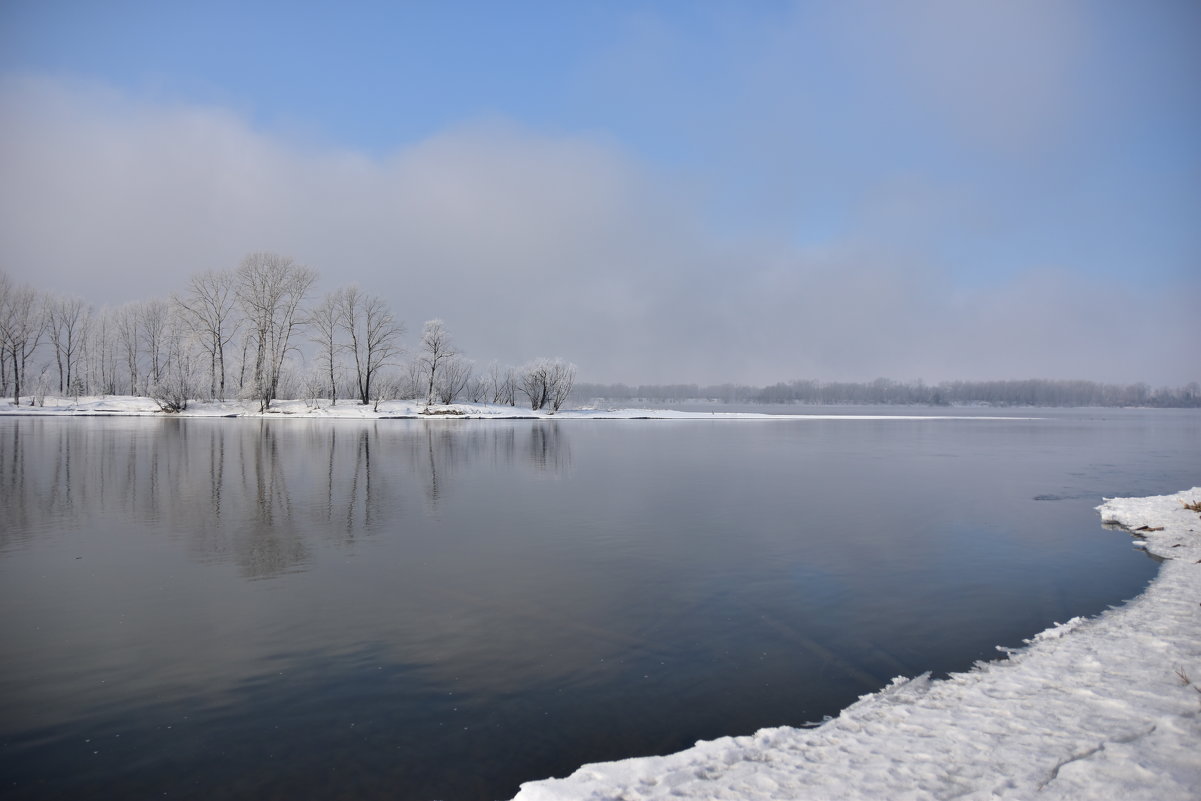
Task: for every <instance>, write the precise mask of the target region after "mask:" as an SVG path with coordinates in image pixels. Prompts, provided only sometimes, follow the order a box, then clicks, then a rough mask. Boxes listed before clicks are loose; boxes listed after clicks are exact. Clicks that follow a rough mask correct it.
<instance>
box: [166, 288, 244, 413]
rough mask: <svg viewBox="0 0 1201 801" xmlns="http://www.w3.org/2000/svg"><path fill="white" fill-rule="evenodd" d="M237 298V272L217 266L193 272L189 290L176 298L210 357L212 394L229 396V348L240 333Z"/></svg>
mask: <svg viewBox="0 0 1201 801" xmlns="http://www.w3.org/2000/svg"><path fill="white" fill-rule="evenodd" d="M236 300H237V297H236V293H235V281H234V274H233V273H231V272H227V271H222V272H216V271H213V270H209V271H207V272H203V273H198V274H197V275H193V276H192V277H191V278H190V279H189V280H188V288H187V290H186V291H185V293H184V294H183V295H176V296H174V297H173V298H172V301H173V302H174V305H175V308H176V310H177V311H178V312H179V313H180V315H181V316H182V317H183V319H184V320H185V321H186V323H187V324H188V327H189V328H190V329H191V330H192V331H193V332H195V334H196V336H197V338H198V341H199V343H200V346H201V347H202V348H203V350H204V352H205V353H206V354H207V355H208V357H209V397H210V398H224V397H225V372H226V371H225V348H226V347H227V346H228V345H229V343H230V342H232V341H233V338H234V337H235V336H237V333H238V320H237V316H236V313H235V306H236Z"/></svg>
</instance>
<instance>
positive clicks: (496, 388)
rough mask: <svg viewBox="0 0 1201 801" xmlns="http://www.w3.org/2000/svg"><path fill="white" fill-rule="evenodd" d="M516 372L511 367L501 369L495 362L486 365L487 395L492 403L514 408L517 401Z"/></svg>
mask: <svg viewBox="0 0 1201 801" xmlns="http://www.w3.org/2000/svg"><path fill="white" fill-rule="evenodd" d="M516 392H517V371H516V370H514V369H513V368H512V367H501V366H500V365H499V364H497V363H496V362H495V361H493V362H492V363H491V364H489V365H488V395H489V397H490V398H491V399H492V402H493V403H502V404H505V405H507V406H515V405H516V404H517V399H516V397H515V394H516Z"/></svg>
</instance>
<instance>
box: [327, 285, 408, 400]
mask: <svg viewBox="0 0 1201 801" xmlns="http://www.w3.org/2000/svg"><path fill="white" fill-rule="evenodd" d="M341 311H342V313H341V317H340V321H341V325H342V328H343V330H345V332H346V336H347V338H348V339H349V341H348V342H347V343H346V349H347V350H348V351H350V354H351V356H353V358H354V369H355V376H356V378H357V384H358V392H359V402H360V403H363V404H366V403H368V402H369V401H370V400H371V399H372V398H373V397H374V395H373V393H372V391H371V382H372V381H373V380H374V379H375V377H376V374H377V373H378V372H379V370H380V368H382V367H384V366H386V365H389V364H393V363H394V359H395V358H396V357H397V356H399V355H400V353H401V346H400V337H401V336H402V335H403V334H404V325H403V324H402V323H399V322H397V320H396V318H395V317H394V316H393V314H392V312H391V310H390V309H388V304H387V303H386V302H385V301H384V299H383V298H381V297H379V296H378V295H368V294H366V293H364V292H363V291H362V290H361V289H359V288H358V287H357V286H349V287H347V288H346V289H344V290H343V291H342V296H341Z"/></svg>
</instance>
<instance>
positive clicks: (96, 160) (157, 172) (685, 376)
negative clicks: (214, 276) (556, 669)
mask: <svg viewBox="0 0 1201 801" xmlns="http://www.w3.org/2000/svg"><path fill="white" fill-rule="evenodd" d="M0 124H2V125H3V128H4V130H5V132H6V134H5V140H4V143H3V145H2V147H0V174H3V175H4V176H5V184H4V188H3V190H2V192H0V264H2V265H3V269H5V270H6V271H7V272H9V273H10V274H11V275H13V276H15V277H16V278H17V279H18V280H24V281H28V282H30V283H33V284H35V285H37V286H39V287H42V288H45V289H55V290H58V291H61V292H67V293H75V294H80V295H83V296H84V297H86V298H88V299H89V300H91V301H93V302H96V303H105V302H120V301H123V300H126V299H132V298H135V297H147V296H155V295H158V296H161V295H165V294H167V293H168V292H170V291H172V290H174V289H178V288H180V287H181V286H182V283H183V281H184V279H185V278H186V276H187V275H189V274H191V273H193V272H196V271H199V270H204V269H211V268H229V267H233V266H235V265H236V264H237V263H238V261H239V260H240V259H241V257H242V256H243V255H244V254H245V253H247V252H249V251H251V250H261V249H268V250H276V251H279V252H282V253H285V254H288V255H290V256H292V257H294V258H296V259H297V260H298V261H301V262H304V263H307V264H310V265H311V266H313V267H315V268H317V269H318V270H319V271H320V272H321V273H322V274H323V277H324V285H325V286H326V287H332V286H334V285H337V284H341V283H349V282H358V283H359V284H360V285H362V286H363V287H365V288H368V289H371V290H374V291H378V292H380V293H382V294H384V295H385V296H386V297H388V298H389V299H390V301H391V302H392V304H393V307H394V309H395V310H396V311H397V313H398V315H399V316H401V317H402V318H403V319H405V320H406V321H407V322H408V325H409V328H410V330H411V331H414V332H415V331H417V330H419V328H420V324H421V322H422V321H423V320H425V319H428V318H431V317H435V316H441V317H443V318H444V319H445V320H446V321H447V323H448V325H449V326H450V328H451V330H452V331H453V332H454V334H455V336H456V338H457V340H458V342H459V344H460V345H461V346H462V347H463V348H464V349H465V350H466V351H467V352H468V354H469V355H471V356H474V357H476V358H478V359H481V360H487V359H490V358H494V357H495V358H500V359H502V360H510V361H522V360H524V359H527V358H530V357H533V356H535V355H563V356H565V357H568V358H571V359H573V360H575V361H576V362H577V363H578V364H579V365H580V367H581V379H582V380H601V381H607V380H627V381H631V382H638V381H656V380H659V381H700V382H709V381H722V380H734V381H749V382H769V381H775V380H780V379H789V378H793V377H802V376H812V377H818V378H823V379H838V378H872V377H875V376H877V375H886V376H892V377H897V378H916V377H923V378H925V379H927V380H939V379H943V378H952V377H1018V376H1027V375H1048V376H1074V377H1085V378H1099V379H1105V380H1121V381H1127V380H1129V381H1134V380H1148V381H1152V382H1172V383H1183V382H1184V381H1188V380H1193V379H1196V378H1197V374H1196V367H1195V362H1196V360H1195V358H1192V357H1193V356H1194V355H1195V354H1192V353H1190V352H1189V350H1190V349H1189V345H1190V344H1192V343H1195V342H1197V341H1201V332H1199V331H1198V324H1197V323H1196V322H1195V317H1194V316H1190V315H1187V314H1184V313H1182V312H1183V309H1182V308H1181V307H1182V303H1180V302H1179V301H1177V300H1176V299H1175V298H1177V297H1183V292H1182V288H1176V290H1175V294H1170V293H1169V292H1170V290H1165V291H1164V292H1163V293H1161V294H1156V293H1155V292H1151V291H1147V292H1144V293H1143V294H1142V295H1141V296H1140V299H1139V301H1138V307H1137V308H1136V309H1135V310H1134V311H1135V315H1136V316H1135V317H1134V318H1132V319H1131V322H1128V323H1127V322H1122V320H1121V315H1122V314H1123V310H1124V309H1127V308H1129V300H1130V298H1131V295H1130V292H1129V288H1128V287H1124V286H1120V285H1114V286H1111V287H1105V286H1099V285H1097V284H1095V283H1094V282H1089V281H1085V280H1084V279H1083V278H1081V277H1079V276H1075V275H1072V274H1060V275H1058V276H1056V277H1054V278H1048V277H1047V276H1046V274H1044V273H1041V272H1035V273H1031V274H1030V275H1029V276H1028V277H1027V278H1024V279H1021V280H1019V281H1016V282H1011V283H1010V284H1008V285H1002V286H999V287H993V288H991V289H988V290H974V291H970V292H967V291H964V290H956V289H955V288H954V286H953V285H952V282H951V281H950V280H949V279H948V273H947V272H946V271H945V270H944V269H942V268H941V267H939V266H938V263H937V261H936V260H935V259H933V257H932V256H931V255H930V254H929V252H928V251H927V248H928V247H929V246H930V244H931V243H932V242H934V241H937V238H938V230H939V226H940V224H943V222H944V221H945V220H946V219H948V216H947V215H950V218H952V219H953V215H954V213H955V209H956V208H958V207H959V204H958V200H957V199H956V196H955V194H954V193H953V192H950V193H944V192H942V191H941V190H938V191H933V190H931V191H924V190H922V188H921V184H920V181H917V180H914V181H912V182H910V181H909V180H908V179H906V181H903V182H901V184H899V185H892V184H886V185H885V189H884V190H882V193H881V198H882V200H881V202H880V203H879V204H876V205H872V206H871V207H870V208H868V209H867V210H866V211H865V212H864V214H863V216H862V219H861V220H860V221H858V223H856V224H853V225H851V226H849V229H850V230H852V231H854V232H855V233H854V234H853V236H854V237H855V241H843V242H836V243H833V244H831V245H829V246H828V247H827V248H826V249H825V251H824V252H822V253H813V252H808V251H803V250H800V249H798V248H797V247H795V246H792V245H788V244H781V242H780V241H778V240H774V239H772V238H771V237H762V236H760V237H759V238H753V237H751V236H750V235H747V236H742V237H740V236H737V235H731V234H730V232H728V231H727V232H724V233H723V234H722V236H720V237H718V236H716V235H714V234H711V233H709V232H707V231H705V230H703V228H702V227H701V222H700V221H701V220H702V219H703V218H704V215H703V214H702V213H701V212H702V209H700V208H699V206H698V201H697V200H696V198H695V197H693V193H692V187H691V186H687V185H683V184H680V183H678V182H675V181H673V180H669V179H667V178H665V177H664V176H662V175H659V174H656V173H654V172H653V171H651V170H650V169H648V168H647V167H646V166H645V165H641V164H639V163H638V162H637V161H635V160H633V159H632V158H630V157H629V156H628V155H627V154H625V153H623V152H622V151H621V149H620V148H619V147H617V146H615V145H614V144H613V143H611V142H608V141H605V140H603V139H600V138H596V137H550V136H544V135H539V134H536V133H533V132H530V131H528V130H524V129H521V128H519V127H516V126H514V125H511V124H508V123H506V122H504V121H491V122H481V123H477V124H474V125H467V126H463V127H460V128H458V129H455V130H451V131H447V132H445V133H443V134H441V135H439V136H436V137H433V138H431V139H429V140H427V141H424V142H421V143H417V144H415V145H412V146H410V147H406V148H403V149H401V150H398V151H397V152H395V153H394V154H392V155H390V156H389V157H387V158H383V159H374V158H369V157H367V156H364V155H361V154H356V153H351V152H341V151H336V150H319V149H312V148H304V147H299V146H296V145H294V144H290V143H289V142H287V141H283V140H281V139H279V138H278V137H275V136H272V135H268V134H265V133H262V132H259V131H255V130H253V129H252V128H251V127H250V126H249V125H248V124H247V123H246V122H245V121H244V120H243V119H241V118H240V117H238V116H236V115H234V114H231V113H229V112H227V111H225V110H222V109H219V108H197V107H191V106H187V105H180V104H163V103H155V102H147V101H142V100H138V99H135V98H131V97H129V96H126V95H122V94H120V93H117V92H114V91H113V90H111V89H108V88H106V87H103V86H98V85H94V84H81V83H65V82H62V81H58V80H51V79H47V78H35V77H24V78H13V77H9V78H5V79H3V80H2V81H0ZM896 186H900V187H901V189H897V188H896ZM915 187H916V189H915ZM902 190H903V191H902ZM898 192H900V194H901V195H903V196H905V197H921V198H923V200H922V204H921V206H920V207H918V206H915V205H912V204H911V205H906V203H905V202H899V203H898V201H897V193H898ZM916 228H920V229H921V234H920V235H916V236H904V235H903V234H904V232H907V231H913V230H914V229H916ZM893 243H895V244H893Z"/></svg>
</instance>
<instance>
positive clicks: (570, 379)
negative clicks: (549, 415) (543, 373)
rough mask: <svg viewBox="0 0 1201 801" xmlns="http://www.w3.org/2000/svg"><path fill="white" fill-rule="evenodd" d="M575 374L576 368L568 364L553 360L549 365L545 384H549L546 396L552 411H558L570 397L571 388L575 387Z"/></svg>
mask: <svg viewBox="0 0 1201 801" xmlns="http://www.w3.org/2000/svg"><path fill="white" fill-rule="evenodd" d="M575 373H576V367H575V365H574V364H572V363H570V362H565V361H563V360H562V359H555V360H553V361H552V362H551V363H550V366H549V370H548V377H547V383H548V384H549V393H548V396H549V401H550V407H551V410H552V411H555V412H557V411H559V409H560V407H562V406H563V404H564V403H565V402H566V401H567V398H568V397H569V396H570V395H571V388H572V386H574V385H575Z"/></svg>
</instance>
